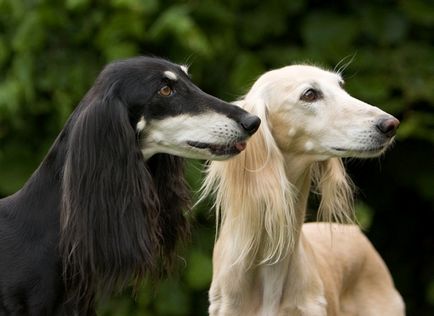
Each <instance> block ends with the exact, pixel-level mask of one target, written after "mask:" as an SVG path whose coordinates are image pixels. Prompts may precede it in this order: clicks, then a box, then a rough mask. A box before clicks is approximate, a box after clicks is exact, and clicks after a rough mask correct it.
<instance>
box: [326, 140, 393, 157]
mask: <svg viewBox="0 0 434 316" xmlns="http://www.w3.org/2000/svg"><path fill="white" fill-rule="evenodd" d="M388 147H389V143H387V144H382V145H376V146H375V145H372V146H361V147H354V148H346V147H331V148H330V150H331V152H332V153H333V155H335V156H338V157H342V158H375V157H378V156H381V155H382V154H383V153H384V152H385V151H386V149H387V148H388Z"/></svg>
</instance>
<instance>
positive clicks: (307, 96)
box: [300, 89, 321, 102]
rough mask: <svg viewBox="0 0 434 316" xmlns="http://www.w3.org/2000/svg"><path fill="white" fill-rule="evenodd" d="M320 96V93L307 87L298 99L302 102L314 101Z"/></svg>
mask: <svg viewBox="0 0 434 316" xmlns="http://www.w3.org/2000/svg"><path fill="white" fill-rule="evenodd" d="M320 97H321V93H320V92H319V91H318V90H315V89H307V90H306V91H305V92H303V94H302V95H301V96H300V100H301V101H304V102H315V101H317V100H318V99H319V98H320Z"/></svg>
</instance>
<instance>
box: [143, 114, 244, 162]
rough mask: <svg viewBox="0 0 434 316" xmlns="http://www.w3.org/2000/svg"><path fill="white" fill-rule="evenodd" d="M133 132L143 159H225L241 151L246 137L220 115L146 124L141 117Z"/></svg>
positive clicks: (171, 118)
mask: <svg viewBox="0 0 434 316" xmlns="http://www.w3.org/2000/svg"><path fill="white" fill-rule="evenodd" d="M136 129H137V131H138V132H139V139H140V145H141V147H142V154H143V156H144V158H145V159H149V158H150V157H151V156H153V155H154V154H156V153H167V154H172V155H177V156H182V157H186V158H192V159H201V160H205V159H206V160H208V159H212V160H225V159H228V158H230V157H232V156H235V155H237V154H239V153H240V152H241V151H243V150H244V149H245V148H246V141H247V139H248V137H249V135H248V134H247V133H246V132H245V131H244V130H243V129H242V127H241V126H240V125H239V124H237V123H236V122H235V121H233V120H232V119H229V118H228V117H226V116H225V115H222V114H219V113H205V114H200V115H185V114H184V115H179V116H174V117H169V118H164V119H161V120H151V121H149V122H145V120H144V118H142V119H141V120H140V121H139V123H138V124H137V126H136Z"/></svg>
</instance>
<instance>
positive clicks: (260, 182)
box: [202, 98, 295, 264]
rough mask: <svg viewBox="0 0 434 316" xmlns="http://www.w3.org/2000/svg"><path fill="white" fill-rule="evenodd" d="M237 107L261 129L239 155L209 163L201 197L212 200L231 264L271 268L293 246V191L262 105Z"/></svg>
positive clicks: (255, 102) (245, 103)
mask: <svg viewBox="0 0 434 316" xmlns="http://www.w3.org/2000/svg"><path fill="white" fill-rule="evenodd" d="M238 105H240V106H241V107H243V108H244V109H245V110H247V111H249V112H250V113H252V114H256V115H258V116H259V117H260V118H261V121H262V123H261V126H260V127H259V130H258V131H257V132H256V133H255V134H254V135H253V136H252V138H251V139H250V140H249V143H248V145H247V148H246V150H245V151H243V152H242V153H241V154H239V155H238V156H236V157H235V158H232V159H230V160H229V161H226V162H217V161H213V162H211V163H210V164H209V166H208V168H207V171H206V177H205V181H204V184H203V187H202V197H204V196H207V195H208V194H214V195H215V208H216V212H217V225H219V226H220V227H218V229H219V230H220V234H224V231H226V230H227V231H228V232H230V234H231V246H230V247H228V248H225V249H224V251H228V252H231V254H230V255H231V257H232V258H233V259H234V262H233V264H237V263H239V262H245V261H246V260H245V259H246V257H250V258H259V262H256V263H258V264H260V263H270V264H272V263H274V262H277V261H279V260H280V259H282V258H283V257H284V256H285V254H287V253H288V252H289V251H290V248H291V247H293V246H294V235H295V232H294V230H293V229H291V227H295V213H294V194H293V187H292V186H291V184H290V183H289V181H288V180H287V178H286V174H285V168H284V158H283V156H282V154H281V152H280V150H279V148H278V146H277V144H276V142H275V141H274V138H273V136H272V134H271V130H270V126H269V122H268V120H267V115H266V112H267V109H266V105H265V104H264V103H263V101H262V100H261V99H258V98H256V99H251V100H250V101H246V100H243V101H239V102H238ZM264 228H265V229H264ZM264 242H265V243H264ZM247 261H249V262H251V261H252V260H247Z"/></svg>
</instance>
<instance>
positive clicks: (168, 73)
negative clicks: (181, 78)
mask: <svg viewBox="0 0 434 316" xmlns="http://www.w3.org/2000/svg"><path fill="white" fill-rule="evenodd" d="M164 75H165V76H166V77H167V78H169V79H171V80H178V76H177V75H176V74H175V73H174V72H172V71H170V70H166V71H165V72H164Z"/></svg>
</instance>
